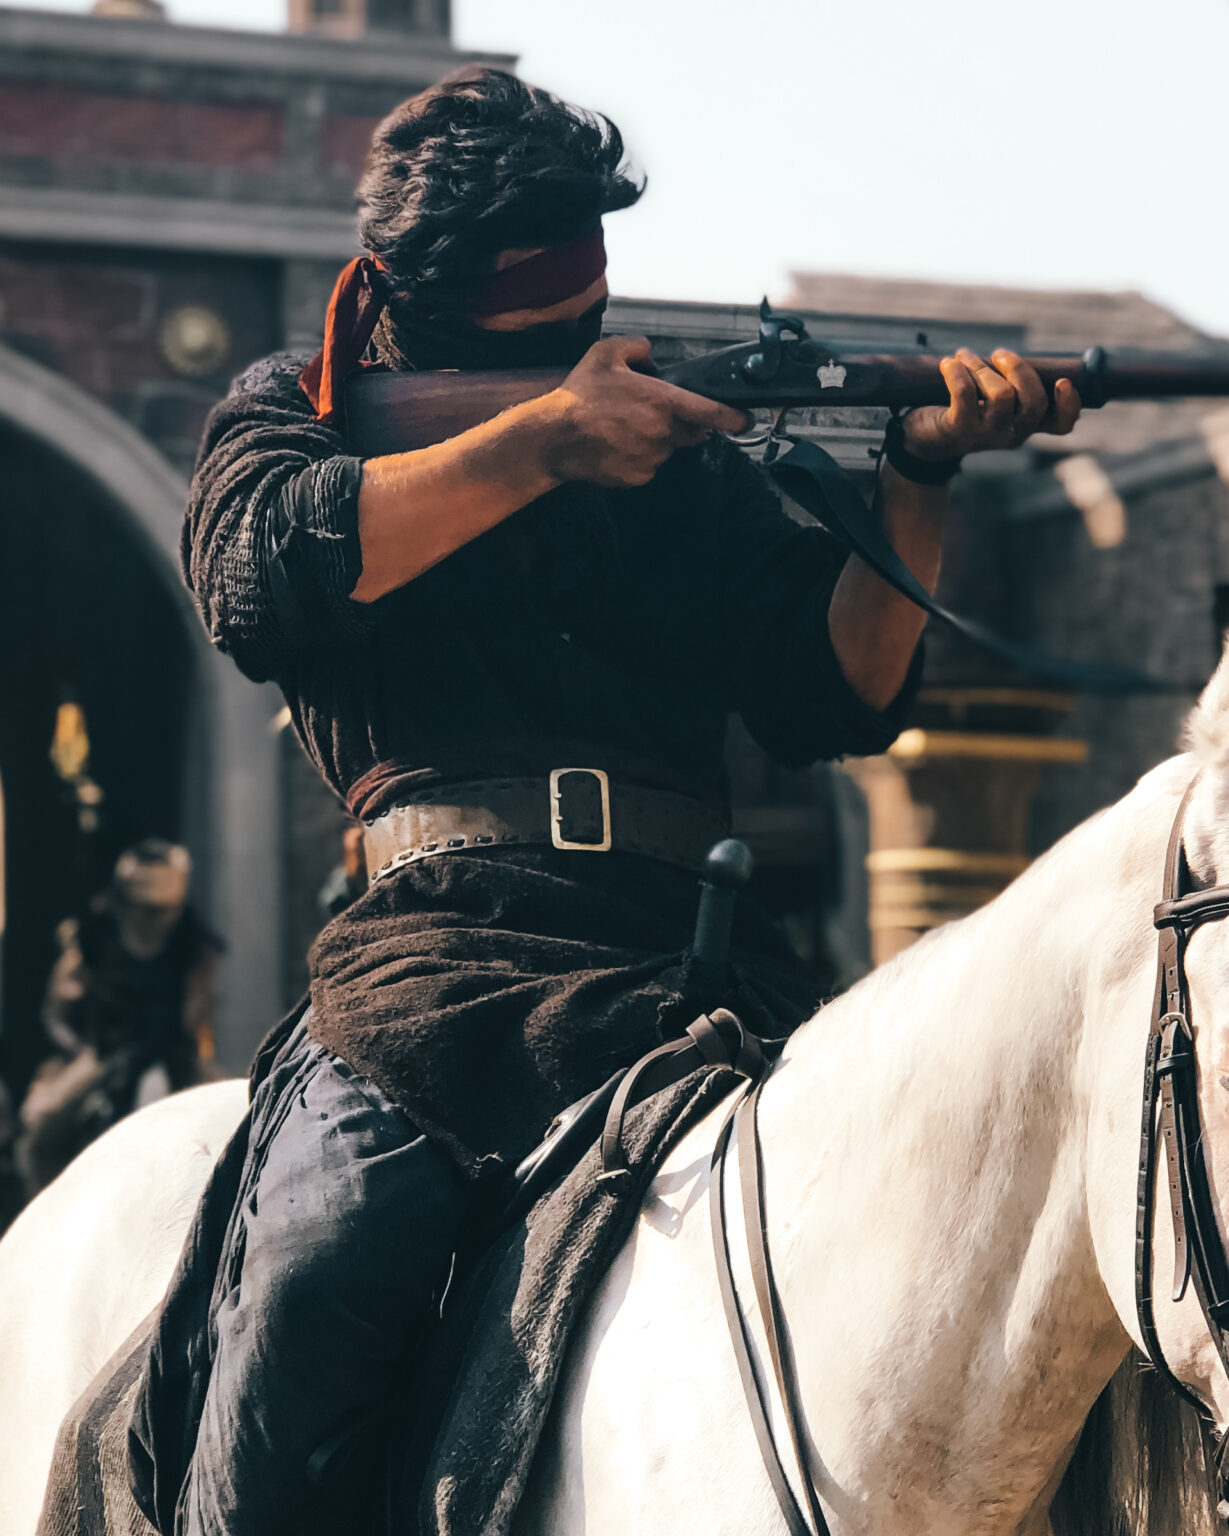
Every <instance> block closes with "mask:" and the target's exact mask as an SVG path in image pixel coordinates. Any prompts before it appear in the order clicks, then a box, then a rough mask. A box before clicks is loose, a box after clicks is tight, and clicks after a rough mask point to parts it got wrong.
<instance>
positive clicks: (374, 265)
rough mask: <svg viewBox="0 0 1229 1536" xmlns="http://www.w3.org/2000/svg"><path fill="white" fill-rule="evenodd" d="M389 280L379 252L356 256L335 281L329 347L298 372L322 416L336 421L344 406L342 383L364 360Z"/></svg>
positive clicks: (326, 333)
mask: <svg viewBox="0 0 1229 1536" xmlns="http://www.w3.org/2000/svg"><path fill="white" fill-rule="evenodd" d="M385 289H386V281H385V275H384V268H383V265H382V263H381V262H380V261H379V259H378V258H377V257H374V256H357V257H355V259H354V260H353V261H352V262H349V263H348V264H347V265H346V266H345V267H344V268H343V269H342V272H341V275H340V276H339V277H338V279H337V281H336V283H335V284H334V285H333V294H332V297H331V298H330V299H329V311H328V314H327V316H326V317H325V321H324V346H323V347H321V349H320V351H319V352H317V353H316V355H315V357H313V358H312V360H311V362H310V363H308V365H307V367H306V368H304V370H303V372H302V373H301V374H300V375H299V383H300V385H301V386H302V389H303V393H304V394H305V395H306V396H307V398H308V399H309V400H310V401H311V403H312V405H313V406H314V407H315V411H316V417H317V419H318V420H319V421H323V422H326V423H328V424H329V425H333V424H335V423H336V421H337V413H338V411H339V409H340V407H341V385H342V380H343V379H344V378H345V377H346V375H347V374H349V373H353V372H354V370H355V369H356V368H357V367H359V365H360V363H361V362H362V357H363V353H364V352H366V350H367V344H368V342H370V340H371V334H372V332H373V331H374V330H375V328H376V321H377V320H378V319H379V318H380V312H381V311H382V310H383V308H384V299H385Z"/></svg>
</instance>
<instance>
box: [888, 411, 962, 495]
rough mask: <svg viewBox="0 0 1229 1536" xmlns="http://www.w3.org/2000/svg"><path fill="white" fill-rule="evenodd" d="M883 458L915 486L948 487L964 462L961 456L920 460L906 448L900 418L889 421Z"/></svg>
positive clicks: (903, 429)
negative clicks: (948, 483)
mask: <svg viewBox="0 0 1229 1536" xmlns="http://www.w3.org/2000/svg"><path fill="white" fill-rule="evenodd" d="M883 456H884V458H885V459H886V460H887V461H888V463H889V464H890V465H891V466H892V468H893V469H894V470H895V471H896V473H897V474H898V475H900V476H901V477H902V478H903V479H905V480H912V481H913V483H914V484H915V485H946V484H947V482H948V481H949V480H950V479H951V478H952V476H953V475H954V474H956V473H957V472H958V471H959V469H960V466H961V464H962V463H963V462H964V460H963V457H962V456H961V455H959V454H957V456H956V457H955V458H952V459H919V458H918V456H917V454H915V453H910V452H909V450H908V448H906V447H905V424H904V421H903V419H902V418H901V417H899V416H893V417H892V418H891V419H890V420H889V422H888V426H887V431H886V432H885V433H884V434H883Z"/></svg>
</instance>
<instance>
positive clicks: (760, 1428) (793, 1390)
mask: <svg viewBox="0 0 1229 1536" xmlns="http://www.w3.org/2000/svg"><path fill="white" fill-rule="evenodd" d="M764 1081H765V1079H764V1078H763V1077H762V1076H761V1077H760V1079H759V1081H758V1082H757V1083H756V1084H755V1086H754V1087H753V1088H750V1089H749V1091H745V1092H744V1093H743V1094H742V1095H740V1096H739V1098H738V1099H736V1100H735V1102H734V1104H733V1105H732V1106H731V1107H730V1109H729V1111H728V1112H727V1114H726V1117H725V1119H724V1120H723V1122H722V1125H721V1130H720V1132H719V1133H718V1136H717V1145H716V1146H715V1147H714V1149H713V1157H712V1162H711V1164H710V1166H709V1186H708V1195H709V1216H710V1225H711V1227H712V1234H713V1256H714V1258H715V1260H716V1265H717V1282H718V1285H719V1287H720V1291H721V1301H722V1305H723V1307H724V1308H725V1317H726V1323H727V1324H728V1326H729V1331H730V1342H731V1343H732V1344H733V1346H734V1358H735V1360H736V1362H737V1364H738V1374H739V1378H740V1380H741V1381H742V1387H743V1395H744V1396H745V1398H746V1400H747V1409H748V1412H749V1413H750V1416H751V1424H752V1427H753V1428H754V1430H755V1438H756V1442H757V1444H758V1445H759V1449H760V1456H761V1457H762V1458H763V1462H764V1469H765V1471H766V1472H767V1474H768V1481H769V1483H770V1484H771V1486H772V1491H773V1493H774V1495H775V1496H776V1500H777V1504H778V1505H779V1506H780V1509H781V1514H782V1516H783V1517H784V1519H785V1523H786V1525H787V1526H788V1527H789V1531H790V1536H831V1532H830V1530H829V1527H828V1522H827V1520H826V1519H825V1518H824V1512H823V1509H822V1508H821V1506H820V1502H819V1495H818V1494H817V1493H816V1491H815V1485H814V1482H813V1481H812V1478H811V1473H810V1468H809V1467H808V1465H807V1461H806V1456H805V1454H804V1449H803V1446H804V1440H803V1433H802V1422H801V1412H800V1409H799V1395H798V1381H797V1377H796V1375H795V1372H794V1366H793V1360H792V1358H791V1357H790V1355H789V1352H788V1350H787V1349H786V1348H785V1347H784V1324H783V1320H782V1314H781V1301H780V1296H779V1294H778V1291H777V1286H776V1281H775V1279H774V1277H773V1272H772V1261H771V1260H770V1259H769V1257H768V1232H767V1220H766V1214H765V1208H764V1178H763V1157H762V1154H761V1150H760V1139H759V1121H758V1111H759V1097H760V1091H761V1089H762V1088H763V1086H764ZM736 1124H737V1125H738V1127H739V1131H740V1135H739V1159H738V1161H739V1175H740V1185H741V1190H742V1208H743V1219H744V1222H745V1225H746V1233H747V1254H748V1259H749V1262H750V1265H751V1278H752V1281H753V1283H754V1286H755V1294H756V1301H757V1303H758V1305H759V1309H760V1318H761V1321H762V1322H763V1325H764V1332H765V1334H766V1336H767V1339H768V1353H769V1356H770V1358H771V1360H772V1368H773V1375H774V1376H775V1378H776V1383H777V1391H778V1393H779V1394H780V1399H781V1408H782V1413H783V1415H784V1418H785V1423H786V1428H787V1430H788V1432H789V1438H790V1444H791V1446H792V1447H793V1452H794V1460H795V1463H796V1465H797V1467H798V1474H799V1477H800V1478H801V1481H802V1489H803V1494H804V1496H805V1498H806V1504H807V1509H808V1511H809V1513H810V1516H811V1522H810V1524H808V1523H807V1519H806V1516H805V1515H804V1514H803V1511H802V1508H801V1506H800V1505H799V1503H798V1500H797V1499H796V1498H795V1497H794V1490H793V1488H792V1487H791V1486H790V1481H789V1476H788V1474H787V1473H786V1470H785V1466H784V1464H783V1462H782V1460H781V1455H780V1452H779V1451H778V1450H777V1444H776V1441H775V1439H774V1438H773V1433H772V1426H771V1422H770V1420H769V1412H768V1405H767V1403H766V1402H765V1394H764V1390H763V1388H762V1387H761V1385H760V1381H759V1377H758V1376H757V1375H756V1372H755V1363H754V1361H753V1360H752V1357H751V1344H750V1340H749V1338H748V1334H747V1324H746V1321H745V1319H744V1317H743V1313H742V1308H741V1307H740V1306H739V1304H738V1293H737V1291H736V1290H735V1286H734V1271H733V1266H732V1265H731V1262H730V1242H729V1231H728V1225H727V1221H726V1211H725V1171H726V1159H727V1155H728V1152H729V1146H730V1134H731V1131H732V1130H733V1129H734V1127H735V1125H736Z"/></svg>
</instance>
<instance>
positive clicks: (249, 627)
mask: <svg viewBox="0 0 1229 1536" xmlns="http://www.w3.org/2000/svg"><path fill="white" fill-rule="evenodd" d="M303 362H304V359H303V358H302V357H298V356H295V355H293V354H289V353H279V354H276V355H274V356H273V357H271V358H267V359H265V360H264V361H263V362H260V363H256V364H254V365H253V366H252V367H251V368H249V369H248V370H247V372H246V373H244V374H242V375H240V377H239V378H238V379H236V381H235V383H234V384H233V385H232V387H231V392H230V394H229V395H228V396H227V397H226V399H225V400H223V401H221V402H220V403H219V404H218V405H217V406H215V408H214V410H213V412H212V413H211V415H210V417H209V420H208V422H207V424H206V427H205V435H204V439H203V441H202V443H201V449H200V453H199V455H198V457H197V463H196V470H195V473H194V475H193V479H192V487H191V491H190V493H189V497H188V508H187V516H186V518H185V520H184V527H183V535H182V543H181V558H182V562H183V571H184V576H185V578H186V580H187V583H188V586H189V587H190V588H191V590H192V592H193V594H194V596H195V598H196V602H197V606H198V608H199V609H200V612H201V616H202V618H203V619H204V622H205V627H206V629H207V630H208V631H209V636H210V638H211V639H212V641H213V643H214V644H215V645H216V646H218V648H219V649H220V650H222V651H224V652H226V653H227V654H228V655H230V656H231V657H232V658H233V659H234V661H235V662H236V663H237V665H238V666H239V668H240V670H241V671H243V672H244V673H245V674H246V675H247V676H248V677H251V678H253V679H254V680H256V681H258V682H263V681H265V680H267V679H269V678H273V677H277V676H278V675H279V673H280V672H281V671H282V670H283V669H284V668H285V666H286V665H287V663H288V662H289V661H290V660H291V659H292V658H293V656H294V655H295V654H296V652H298V651H300V650H302V649H303V648H305V647H309V646H313V645H321V644H329V643H334V642H336V641H338V640H343V641H344V640H357V639H359V638H361V637H362V636H363V635H364V634H365V633H366V632H367V630H368V628H369V626H370V624H371V614H370V609H369V608H368V607H367V606H365V605H364V604H362V603H356V602H354V601H353V600H352V598H351V597H350V593H351V592H352V591H353V590H354V586H355V583H356V582H357V581H358V578H359V575H360V574H361V571H362V554H361V550H360V547H359V537H358V493H359V486H360V483H361V480H362V462H361V460H359V459H356V458H355V457H353V455H351V454H349V453H348V452H347V451H346V443H345V439H344V438H343V437H342V436H341V435H340V434H339V433H338V432H336V431H335V430H334V429H333V428H331V427H326V426H323V425H322V424H321V423H320V422H318V421H317V420H316V419H315V417H314V415H313V413H312V408H311V405H310V404H309V402H308V400H307V398H306V396H305V395H304V394H303V392H302V390H301V389H300V388H299V384H298V375H299V370H300V369H301V367H302V365H303Z"/></svg>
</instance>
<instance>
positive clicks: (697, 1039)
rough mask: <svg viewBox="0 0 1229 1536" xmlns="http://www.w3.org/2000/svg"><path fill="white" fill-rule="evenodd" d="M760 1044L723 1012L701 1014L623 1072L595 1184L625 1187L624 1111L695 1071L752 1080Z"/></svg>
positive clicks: (760, 1058)
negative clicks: (715, 1070)
mask: <svg viewBox="0 0 1229 1536" xmlns="http://www.w3.org/2000/svg"><path fill="white" fill-rule="evenodd" d="M762 1047H763V1042H762V1041H761V1040H760V1038H759V1036H758V1035H753V1034H752V1033H751V1032H750V1030H747V1029H744V1028H743V1025H742V1021H741V1020H740V1019H739V1018H738V1017H737V1015H736V1014H733V1013H731V1012H730V1010H729V1009H728V1008H714V1009H713V1011H712V1013H711V1014H707V1013H702V1014H701V1015H700V1017H699V1018H698V1019H695V1020H694V1021H693V1022H692V1023H690V1024H689V1025H688V1026H687V1030H686V1033H685V1034H684V1035H682V1036H680V1038H679V1039H677V1040H667V1041H666V1043H665V1045H659V1046H658V1047H657V1049H656V1050H652V1051H650V1052H649V1053H648V1055H647V1056H642V1057H641V1058H640V1060H639V1061H638V1062H637V1063H636V1064H635V1066H633V1067H631V1068H629V1069H628V1071H627V1073H626V1074H625V1075H624V1077H623V1080H622V1082H621V1083H620V1084H619V1086H618V1089H617V1090H616V1092H615V1095H614V1098H613V1099H612V1100H611V1104H610V1108H609V1110H608V1111H607V1114H606V1123H605V1125H604V1126H603V1128H602V1141H601V1153H602V1171H601V1173H600V1174H599V1175H598V1181H599V1182H600V1183H603V1184H607V1185H611V1186H616V1187H618V1186H625V1185H627V1184H629V1183H630V1181H631V1171H630V1170H629V1168H628V1166H627V1158H626V1157H625V1156H624V1152H623V1122H624V1120H625V1119H626V1118H627V1112H628V1110H629V1109H631V1108H632V1107H633V1106H634V1105H636V1104H639V1103H640V1102H641V1101H642V1100H643V1099H646V1098H648V1096H649V1095H650V1094H652V1093H657V1092H659V1091H660V1090H661V1089H662V1088H667V1087H669V1086H670V1085H671V1084H672V1083H681V1082H682V1080H683V1079H684V1078H685V1077H687V1076H688V1075H689V1074H690V1073H692V1072H695V1071H697V1070H698V1069H699V1068H700V1067H729V1068H730V1069H731V1070H732V1071H734V1072H737V1073H738V1074H739V1076H740V1077H745V1078H749V1079H754V1078H757V1077H759V1075H760V1073H761V1072H762V1071H763V1066H764V1053H763V1049H762Z"/></svg>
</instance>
